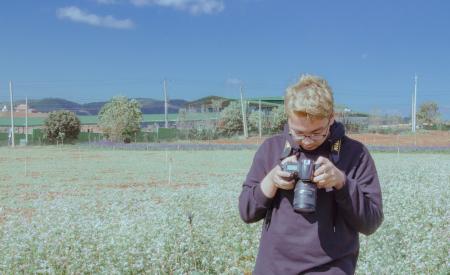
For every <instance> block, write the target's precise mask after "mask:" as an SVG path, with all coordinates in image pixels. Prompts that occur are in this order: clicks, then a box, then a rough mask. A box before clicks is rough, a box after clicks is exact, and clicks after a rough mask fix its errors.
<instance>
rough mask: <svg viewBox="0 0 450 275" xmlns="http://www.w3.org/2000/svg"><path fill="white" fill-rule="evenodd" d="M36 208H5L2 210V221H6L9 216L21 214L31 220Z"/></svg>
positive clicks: (0, 218)
mask: <svg viewBox="0 0 450 275" xmlns="http://www.w3.org/2000/svg"><path fill="white" fill-rule="evenodd" d="M35 212H36V209H34V208H3V209H2V211H1V212H0V223H4V222H5V221H6V219H7V218H8V216H12V215H21V216H22V217H24V218H25V220H26V221H27V222H31V219H32V218H33V215H34V213H35Z"/></svg>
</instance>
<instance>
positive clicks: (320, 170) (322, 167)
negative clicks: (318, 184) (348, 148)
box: [314, 164, 330, 176]
mask: <svg viewBox="0 0 450 275" xmlns="http://www.w3.org/2000/svg"><path fill="white" fill-rule="evenodd" d="M329 169H330V167H329V166H328V165H327V164H322V165H320V167H319V168H317V169H316V170H315V171H314V176H318V175H321V174H324V173H326V172H327V171H328V170H329Z"/></svg>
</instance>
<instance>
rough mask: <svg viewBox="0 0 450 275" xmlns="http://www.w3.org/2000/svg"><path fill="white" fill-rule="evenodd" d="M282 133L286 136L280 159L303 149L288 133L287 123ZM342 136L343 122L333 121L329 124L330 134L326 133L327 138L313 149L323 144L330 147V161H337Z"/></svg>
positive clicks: (343, 133) (343, 130) (343, 132)
mask: <svg viewBox="0 0 450 275" xmlns="http://www.w3.org/2000/svg"><path fill="white" fill-rule="evenodd" d="M283 135H284V137H285V138H286V146H285V150H284V152H283V155H282V157H281V159H284V158H286V157H288V156H290V155H293V154H298V153H299V152H301V151H304V149H302V148H301V147H300V145H299V144H298V143H297V142H295V140H294V139H293V138H292V136H291V135H290V134H289V126H288V124H287V123H286V124H285V125H284V130H283ZM344 136H345V127H344V124H342V123H341V122H337V121H335V122H334V123H333V124H332V125H331V126H330V134H329V135H328V137H327V139H326V140H325V141H324V142H323V144H321V145H320V146H319V147H318V148H316V149H314V150H317V149H319V148H322V147H323V146H326V147H328V148H330V149H329V150H330V155H331V158H332V161H333V162H334V163H336V162H337V161H339V151H340V146H341V142H342V141H341V140H342V138H343V137H344ZM314 150H313V151H314Z"/></svg>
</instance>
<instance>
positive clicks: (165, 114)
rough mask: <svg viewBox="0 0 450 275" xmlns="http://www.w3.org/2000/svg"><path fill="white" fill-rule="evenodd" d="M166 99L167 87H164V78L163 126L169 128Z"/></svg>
mask: <svg viewBox="0 0 450 275" xmlns="http://www.w3.org/2000/svg"><path fill="white" fill-rule="evenodd" d="M167 101H168V99H167V87H166V80H165V79H164V121H165V124H164V125H165V127H166V128H169V121H168V119H167V108H168V102H167Z"/></svg>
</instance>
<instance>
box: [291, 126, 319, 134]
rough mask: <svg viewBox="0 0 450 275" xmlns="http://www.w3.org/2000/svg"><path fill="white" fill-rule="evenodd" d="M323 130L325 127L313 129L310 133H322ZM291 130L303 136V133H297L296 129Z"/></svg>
mask: <svg viewBox="0 0 450 275" xmlns="http://www.w3.org/2000/svg"><path fill="white" fill-rule="evenodd" d="M323 129H325V127H320V128H317V129H315V130H312V131H311V133H314V132H317V131H323ZM292 130H294V131H295V132H296V133H301V134H303V131H298V130H296V129H292Z"/></svg>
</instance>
